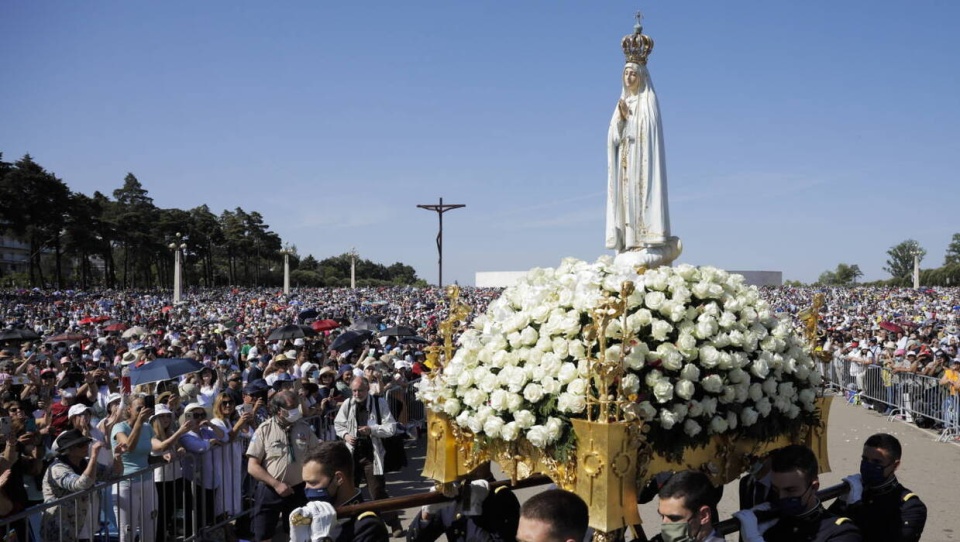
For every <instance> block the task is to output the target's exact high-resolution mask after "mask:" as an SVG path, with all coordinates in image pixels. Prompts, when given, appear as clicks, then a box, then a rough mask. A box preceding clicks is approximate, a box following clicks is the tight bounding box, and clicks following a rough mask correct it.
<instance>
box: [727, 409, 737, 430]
mask: <svg viewBox="0 0 960 542" xmlns="http://www.w3.org/2000/svg"><path fill="white" fill-rule="evenodd" d="M738 425H740V418H738V417H737V413H736V412H733V411H729V412H727V427H729V428H730V429H736V428H737V426H738Z"/></svg>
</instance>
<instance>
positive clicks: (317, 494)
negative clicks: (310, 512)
mask: <svg viewBox="0 0 960 542" xmlns="http://www.w3.org/2000/svg"><path fill="white" fill-rule="evenodd" d="M304 493H306V496H307V502H310V501H322V502H328V503H330V504H333V495H331V494H330V493H329V492H327V488H325V487H308V488H306V489H305V490H304Z"/></svg>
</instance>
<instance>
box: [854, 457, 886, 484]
mask: <svg viewBox="0 0 960 542" xmlns="http://www.w3.org/2000/svg"><path fill="white" fill-rule="evenodd" d="M889 466H890V465H880V464H878V463H871V462H869V461H867V460H866V459H862V460H860V479H862V480H863V485H864V486H865V487H877V486H880V485H883V483H884V482H886V481H887V476H886V475H885V474H884V473H883V471H885V470H887V467H889Z"/></svg>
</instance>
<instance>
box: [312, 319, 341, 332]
mask: <svg viewBox="0 0 960 542" xmlns="http://www.w3.org/2000/svg"><path fill="white" fill-rule="evenodd" d="M310 327H312V328H313V330H314V331H330V330H331V329H337V328H338V327H340V322H337V321H336V320H330V319H327V320H317V321H315V322H313V323H311V324H310Z"/></svg>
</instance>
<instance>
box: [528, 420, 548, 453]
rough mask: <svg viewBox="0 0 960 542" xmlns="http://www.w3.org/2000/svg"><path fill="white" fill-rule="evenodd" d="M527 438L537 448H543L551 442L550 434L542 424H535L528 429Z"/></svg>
mask: <svg viewBox="0 0 960 542" xmlns="http://www.w3.org/2000/svg"><path fill="white" fill-rule="evenodd" d="M527 440H528V441H530V444H532V445H534V446H535V447H537V448H543V447H545V446H546V445H547V444H549V442H550V435H549V434H547V428H546V427H544V426H542V425H534V426H533V427H531V428H530V429H527Z"/></svg>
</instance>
